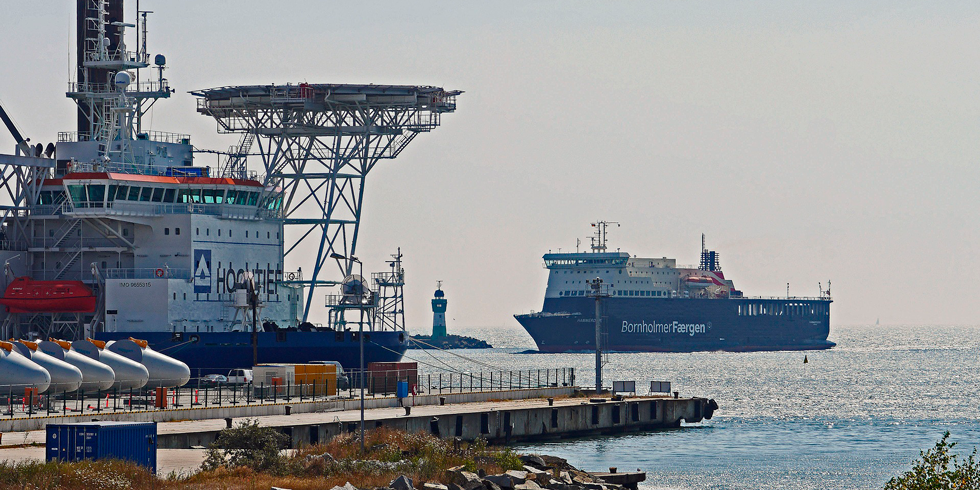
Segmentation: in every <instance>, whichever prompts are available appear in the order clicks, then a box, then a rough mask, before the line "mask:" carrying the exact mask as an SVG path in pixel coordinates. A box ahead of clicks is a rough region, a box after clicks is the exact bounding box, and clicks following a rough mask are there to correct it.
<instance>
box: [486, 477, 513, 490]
mask: <svg viewBox="0 0 980 490" xmlns="http://www.w3.org/2000/svg"><path fill="white" fill-rule="evenodd" d="M508 481H509V480H508ZM483 488H485V489H486V490H501V488H500V485H497V484H496V483H494V482H492V481H490V480H487V479H484V480H483Z"/></svg>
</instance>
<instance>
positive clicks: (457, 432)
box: [2, 393, 717, 449]
mask: <svg viewBox="0 0 980 490" xmlns="http://www.w3.org/2000/svg"><path fill="white" fill-rule="evenodd" d="M521 394H522V395H524V396H525V397H526V396H529V395H530V393H521ZM540 394H541V393H539V395H540ZM463 395H468V396H476V395H483V396H485V395H486V394H479V393H466V394H459V398H462V399H464V400H465V398H466V397H463ZM483 396H481V397H480V398H482V401H473V402H469V403H452V401H454V400H452V399H451V398H450V397H446V398H447V400H446V401H447V404H446V405H440V404H439V400H438V397H435V399H434V400H425V401H427V402H432V403H430V404H426V405H416V406H413V407H410V408H411V411H410V413H408V414H406V409H405V408H404V407H398V406H392V405H393V404H394V403H393V404H389V405H387V406H383V407H378V408H369V409H368V410H367V411H366V413H365V428H366V429H373V428H378V427H390V428H393V429H398V430H404V431H412V432H417V431H421V432H429V433H432V434H435V435H438V436H439V437H443V438H454V437H455V438H460V439H462V440H474V439H477V438H484V439H487V440H489V441H490V442H493V443H510V442H518V441H527V440H541V439H559V438H566V437H581V436H590V435H600V434H620V433H627V432H639V431H645V430H654V429H664V428H672V427H680V425H681V422H682V421H683V422H688V423H696V422H700V421H702V420H703V419H705V418H711V413H712V412H713V411H714V408H716V407H717V405H715V404H714V403H713V400H708V399H705V398H671V397H666V396H647V397H631V398H623V399H621V400H615V399H610V398H602V399H596V398H581V397H563V398H551V399H548V398H533V399H521V400H509V401H500V400H499V399H496V398H484V397H483ZM452 398H457V397H452ZM345 403H346V405H345V406H343V408H340V409H337V410H333V411H328V412H305V413H298V412H297V411H295V410H290V414H289V415H286V414H285V413H284V412H285V407H284V406H279V407H278V409H279V411H278V412H277V414H276V415H271V414H270V415H252V414H245V415H242V416H237V417H228V418H227V419H226V418H210V419H204V420H182V421H173V422H165V423H160V424H159V426H158V430H157V432H158V437H157V439H158V447H159V448H161V449H186V448H193V447H203V446H207V445H208V444H210V443H211V442H213V441H214V440H215V439H216V438H217V437H218V434H219V433H220V432H221V430H223V429H224V428H226V427H227V423H228V420H229V419H230V420H231V421H232V423H234V422H235V420H234V419H235V418H238V419H239V420H241V419H243V418H253V419H257V420H258V422H259V424H260V425H263V426H267V427H275V428H277V429H278V430H280V431H282V432H283V433H285V434H287V435H288V436H289V438H290V441H291V446H292V447H299V446H302V445H306V444H316V443H319V442H326V441H327V440H329V439H330V438H332V437H333V436H336V435H338V434H341V433H344V432H357V431H358V430H359V425H360V412H359V410H358V408H357V402H356V401H353V402H352V401H346V402H345ZM379 403H380V402H379ZM242 408H244V407H242ZM290 408H292V407H290ZM221 410H229V409H228V408H223V409H221ZM150 413H152V414H159V413H160V412H149V413H148V414H150ZM226 413H227V412H226ZM110 415H116V416H122V415H127V416H128V417H127V418H126V419H128V420H132V415H133V414H110ZM56 418H57V417H56ZM92 418H98V419H100V420H113V419H115V417H114V418H109V417H98V416H92V415H90V416H89V418H88V420H91V419H92ZM78 421H82V420H78ZM2 443H3V444H4V445H9V444H30V443H42V444H43V443H44V431H42V430H33V431H29V432H13V433H6V434H4V437H3V439H2Z"/></svg>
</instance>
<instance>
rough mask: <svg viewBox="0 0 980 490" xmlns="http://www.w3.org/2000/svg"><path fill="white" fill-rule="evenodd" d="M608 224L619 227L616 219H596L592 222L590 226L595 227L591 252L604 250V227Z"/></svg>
mask: <svg viewBox="0 0 980 490" xmlns="http://www.w3.org/2000/svg"><path fill="white" fill-rule="evenodd" d="M609 225H616V226H617V227H619V222H618V221H596V222H595V223H592V227H593V228H595V234H594V235H593V236H592V246H591V248H592V253H603V252H605V251H606V240H607V239H608V232H607V231H606V228H607V227H608V226H609Z"/></svg>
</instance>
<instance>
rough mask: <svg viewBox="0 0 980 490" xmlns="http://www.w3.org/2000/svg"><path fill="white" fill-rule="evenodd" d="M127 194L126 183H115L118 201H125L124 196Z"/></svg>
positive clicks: (127, 187)
mask: <svg viewBox="0 0 980 490" xmlns="http://www.w3.org/2000/svg"><path fill="white" fill-rule="evenodd" d="M128 194H129V186H128V185H117V186H116V199H118V200H120V201H125V200H126V196H127V195H128Z"/></svg>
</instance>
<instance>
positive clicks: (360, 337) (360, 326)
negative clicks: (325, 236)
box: [330, 253, 364, 454]
mask: <svg viewBox="0 0 980 490" xmlns="http://www.w3.org/2000/svg"><path fill="white" fill-rule="evenodd" d="M330 258H332V259H337V260H347V261H350V262H357V264H358V265H359V266H360V271H361V273H360V276H361V279H363V278H364V262H361V260H360V259H358V258H357V257H354V256H353V255H352V256H350V257H345V256H343V255H340V254H338V253H332V254H330ZM360 288H361V291H359V293H360V294H359V295H358V296H360V297H359V298H358V301H357V306H358V308H357V309H358V310H360V314H361V318H360V321H359V322H357V343H358V344H359V345H358V347H359V348H360V351H361V367H360V373H361V375H360V383H359V384H360V385H361V454H363V453H364V284H363V283H362V284H361V287H360Z"/></svg>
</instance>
